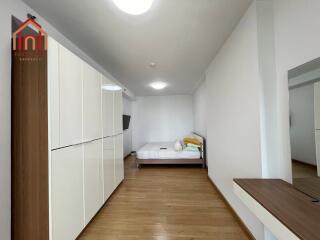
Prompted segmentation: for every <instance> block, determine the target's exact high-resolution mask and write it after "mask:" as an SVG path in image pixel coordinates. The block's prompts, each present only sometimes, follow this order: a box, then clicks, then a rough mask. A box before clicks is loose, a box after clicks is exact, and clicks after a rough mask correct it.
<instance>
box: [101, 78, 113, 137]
mask: <svg viewBox="0 0 320 240" xmlns="http://www.w3.org/2000/svg"><path fill="white" fill-rule="evenodd" d="M112 84H113V83H112V82H111V81H110V80H109V79H107V78H106V77H105V76H102V86H101V89H102V123H103V124H102V128H103V137H109V136H112V135H113V132H114V131H113V117H114V114H113V95H114V94H113V91H110V90H108V89H106V86H108V85H112Z"/></svg>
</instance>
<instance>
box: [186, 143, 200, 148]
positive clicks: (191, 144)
mask: <svg viewBox="0 0 320 240" xmlns="http://www.w3.org/2000/svg"><path fill="white" fill-rule="evenodd" d="M187 146H188V147H196V148H199V147H201V145H197V144H193V143H188V144H187Z"/></svg>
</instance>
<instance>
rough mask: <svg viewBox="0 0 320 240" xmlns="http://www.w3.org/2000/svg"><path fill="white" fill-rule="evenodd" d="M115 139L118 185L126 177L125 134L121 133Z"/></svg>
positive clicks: (116, 180)
mask: <svg viewBox="0 0 320 240" xmlns="http://www.w3.org/2000/svg"><path fill="white" fill-rule="evenodd" d="M114 139H115V141H114V142H115V144H114V145H115V184H116V186H118V185H119V184H120V183H121V181H122V180H123V179H124V166H123V165H124V164H123V161H124V159H123V135H122V134H119V135H117V136H115V137H114Z"/></svg>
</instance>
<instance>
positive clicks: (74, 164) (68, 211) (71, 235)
mask: <svg viewBox="0 0 320 240" xmlns="http://www.w3.org/2000/svg"><path fill="white" fill-rule="evenodd" d="M51 184H52V187H51V209H52V212H51V213H52V239H53V240H61V239H64V240H73V239H75V238H76V237H77V236H78V235H79V234H80V232H81V231H82V229H83V228H84V211H83V207H84V203H83V146H82V145H77V146H71V147H67V148H62V149H59V150H55V151H52V153H51Z"/></svg>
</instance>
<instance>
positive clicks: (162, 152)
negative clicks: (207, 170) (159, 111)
mask: <svg viewBox="0 0 320 240" xmlns="http://www.w3.org/2000/svg"><path fill="white" fill-rule="evenodd" d="M193 136H194V137H196V138H197V139H199V141H200V142H201V146H200V147H199V148H198V151H185V150H182V151H176V150H175V149H174V143H175V142H152V143H147V144H145V145H144V146H143V147H141V148H140V149H139V150H138V151H137V158H136V162H137V166H138V167H140V166H141V165H143V164H201V165H202V166H203V167H205V166H206V160H205V153H206V151H205V139H204V138H203V137H201V136H200V135H198V134H193Z"/></svg>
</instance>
